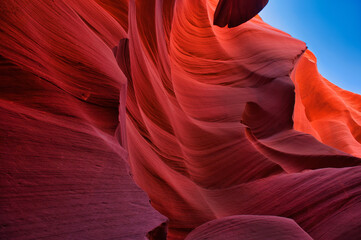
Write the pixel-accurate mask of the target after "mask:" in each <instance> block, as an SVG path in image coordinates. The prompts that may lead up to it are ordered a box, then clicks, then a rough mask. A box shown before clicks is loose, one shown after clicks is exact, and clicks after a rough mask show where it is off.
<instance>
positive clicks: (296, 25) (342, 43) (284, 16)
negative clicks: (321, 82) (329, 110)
mask: <svg viewBox="0 0 361 240" xmlns="http://www.w3.org/2000/svg"><path fill="white" fill-rule="evenodd" d="M260 16H261V17H262V18H263V20H264V21H265V22H267V23H268V24H270V25H272V26H274V27H277V28H279V29H281V30H283V31H285V32H287V33H289V34H291V35H292V36H293V37H296V38H298V39H300V40H302V41H304V42H306V44H307V46H308V47H309V49H310V50H311V51H312V52H313V53H314V54H315V55H316V57H317V59H318V70H319V72H320V73H321V74H322V75H323V76H324V77H325V78H327V79H328V80H329V81H331V82H333V83H334V84H336V85H338V86H339V87H341V88H344V89H346V90H349V91H352V92H355V93H358V94H361V0H344V1H336V0H302V1H300V0H270V1H269V3H268V5H267V6H266V7H265V8H264V9H263V10H262V11H261V13H260Z"/></svg>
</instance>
